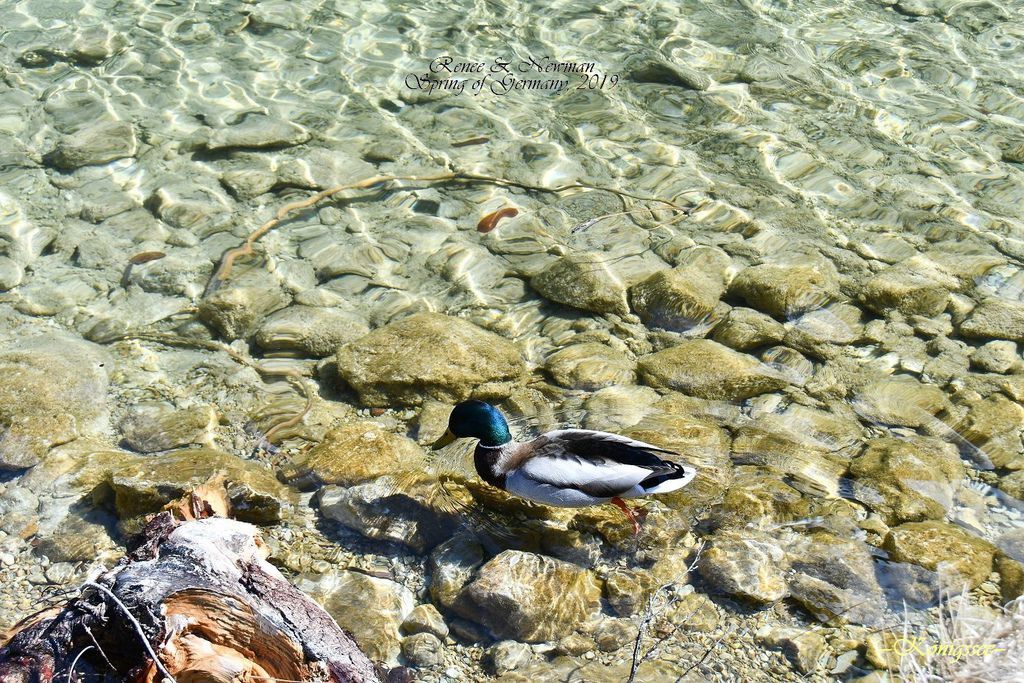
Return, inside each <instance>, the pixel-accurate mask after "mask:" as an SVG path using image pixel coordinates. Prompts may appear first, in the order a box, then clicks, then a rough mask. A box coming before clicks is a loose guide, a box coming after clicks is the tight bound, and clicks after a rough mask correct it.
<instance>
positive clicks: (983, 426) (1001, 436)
mask: <svg viewBox="0 0 1024 683" xmlns="http://www.w3.org/2000/svg"><path fill="white" fill-rule="evenodd" d="M968 406H969V411H968V413H967V415H966V416H965V417H964V419H962V420H961V421H960V422H959V423H958V424H957V425H956V431H957V433H958V434H959V435H960V436H961V437H963V439H964V440H966V441H967V443H968V444H970V446H973V447H974V449H976V450H974V451H973V452H971V450H973V449H969V447H968V449H965V450H968V453H967V455H968V456H970V457H971V458H972V459H975V460H979V461H981V464H986V465H987V464H988V463H991V464H992V465H994V466H995V467H1002V468H1006V469H1012V470H1021V469H1024V455H1022V451H1024V446H1022V443H1021V435H1022V433H1024V408H1022V407H1021V406H1020V404H1018V403H1016V402H1014V401H1011V400H1010V399H1008V398H1006V397H1005V396H1003V395H1001V394H992V395H991V396H989V397H988V398H986V399H984V400H981V401H974V402H971V403H969V404H968ZM986 460H987V461H988V462H987V463H986V462H985V461H986Z"/></svg>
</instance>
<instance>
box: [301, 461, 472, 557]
mask: <svg viewBox="0 0 1024 683" xmlns="http://www.w3.org/2000/svg"><path fill="white" fill-rule="evenodd" d="M452 487H453V485H452V484H448V488H447V489H441V488H440V485H439V484H438V483H437V482H436V481H428V480H426V479H425V478H423V477H422V476H417V474H415V473H406V474H397V475H386V476H379V477H376V478H374V479H371V480H369V481H365V482H363V483H361V484H356V485H353V486H349V487H347V488H343V487H341V486H327V487H325V488H323V489H322V490H321V491H320V495H319V497H318V499H317V501H318V504H319V506H320V512H321V514H323V516H324V517H327V518H328V519H332V520H334V521H336V522H340V523H341V524H343V525H344V526H346V527H348V528H350V529H352V530H354V531H357V532H358V533H360V534H362V535H363V536H365V537H366V538H370V539H374V540H377V541H387V542H390V543H397V544H400V545H405V546H408V547H410V548H412V549H413V550H416V551H418V552H425V551H427V550H430V549H431V548H433V547H434V546H436V545H437V544H438V543H440V542H441V541H443V540H445V539H447V538H448V537H450V536H451V535H452V534H454V533H455V532H456V531H458V529H459V521H458V519H457V518H456V517H455V515H453V514H452V513H451V512H450V511H446V510H445V509H443V508H442V506H441V504H439V498H440V501H443V500H444V498H443V497H444V496H447V495H451V494H449V493H446V492H445V491H448V490H450V489H451V488H452Z"/></svg>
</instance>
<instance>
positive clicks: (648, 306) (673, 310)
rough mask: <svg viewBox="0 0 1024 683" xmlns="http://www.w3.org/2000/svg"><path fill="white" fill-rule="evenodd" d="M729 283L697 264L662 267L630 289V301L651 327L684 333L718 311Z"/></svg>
mask: <svg viewBox="0 0 1024 683" xmlns="http://www.w3.org/2000/svg"><path fill="white" fill-rule="evenodd" d="M724 291H725V284H724V283H723V282H722V279H721V277H719V276H718V275H717V274H714V273H709V272H705V271H703V270H701V269H698V268H694V267H683V268H675V269H672V270H661V271H658V272H657V273H655V274H654V275H651V276H650V277H649V278H647V279H646V280H644V281H643V282H640V283H638V284H635V285H633V286H632V287H630V289H629V303H630V305H631V306H632V308H633V310H634V311H635V312H636V314H637V315H638V316H640V320H642V321H643V322H644V324H645V325H647V326H648V327H655V328H659V329H663V330H669V331H672V332H684V331H686V330H688V329H690V328H692V327H694V326H695V325H698V324H700V323H702V322H704V321H705V320H706V319H707V318H708V317H709V316H710V315H711V313H712V311H714V310H715V306H716V305H717V304H718V300H719V298H721V296H722V293H723V292H724Z"/></svg>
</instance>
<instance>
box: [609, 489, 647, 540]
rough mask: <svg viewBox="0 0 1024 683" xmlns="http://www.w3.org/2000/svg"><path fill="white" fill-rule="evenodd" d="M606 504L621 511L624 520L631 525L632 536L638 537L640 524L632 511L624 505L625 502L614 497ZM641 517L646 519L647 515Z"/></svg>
mask: <svg viewBox="0 0 1024 683" xmlns="http://www.w3.org/2000/svg"><path fill="white" fill-rule="evenodd" d="M608 502H609V503H611V504H612V505H614V506H615V507H617V508H619V509H620V510H622V514H624V515H626V519H628V520H629V521H630V522H632V523H633V535H634V536H638V535H639V534H640V522H638V521H637V519H636V515H634V514H633V511H632V510H630V509H629V506H628V505H626V501H624V500H622V499H621V498H619V497H617V496H616V497H615V498H612V499H611V500H610V501H608ZM643 516H644V517H646V516H647V514H646V513H644V514H643Z"/></svg>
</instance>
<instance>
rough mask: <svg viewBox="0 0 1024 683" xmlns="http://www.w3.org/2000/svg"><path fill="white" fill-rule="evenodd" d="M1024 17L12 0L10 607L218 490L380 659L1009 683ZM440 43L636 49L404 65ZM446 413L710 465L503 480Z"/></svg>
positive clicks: (1, 97) (990, 8)
mask: <svg viewBox="0 0 1024 683" xmlns="http://www.w3.org/2000/svg"><path fill="white" fill-rule="evenodd" d="M968 5H969V6H968ZM524 11H525V12H526V14H527V15H528V16H531V17H533V18H534V19H535V21H534V22H533V24H531V25H530V26H527V27H522V28H513V27H514V26H519V23H517V21H516V19H517V18H519V17H521V16H523V12H524ZM1022 19H1024V5H1021V4H1020V3H1016V2H1014V3H1005V5H996V4H994V3H986V2H981V3H973V4H968V3H957V2H951V1H947V0H898V1H897V2H892V1H890V0H878V1H875V2H865V3H837V2H808V3H799V4H797V3H768V2H736V3H706V4H705V3H699V2H682V3H677V4H672V6H671V7H670V6H668V5H665V4H662V3H654V2H644V3H640V4H639V5H637V4H635V3H625V2H612V3H602V5H601V8H600V9H596V8H591V9H581V8H579V7H569V6H566V7H562V6H555V7H550V6H544V7H540V6H536V7H535V6H532V5H523V6H522V7H512V6H509V7H505V6H498V5H494V6H492V5H489V4H488V5H487V6H486V7H485V6H483V5H480V6H474V7H470V8H467V7H462V6H454V5H452V6H450V7H449V6H446V5H445V6H429V7H428V6H419V5H416V4H414V3H406V2H394V1H389V2H373V3H359V4H356V3H343V2H333V3H332V2H312V1H310V0H301V1H299V2H283V1H275V0H269V1H265V2H229V3H221V4H216V5H210V6H207V5H196V4H188V3H176V2H171V1H167V2H157V3H132V2H118V1H114V0H111V1H109V2H103V1H100V0H89V1H88V2H86V1H84V0H61V1H60V2H54V1H52V0H22V1H21V2H17V3H0V27H3V28H2V30H0V376H2V378H3V380H2V382H0V634H2V633H3V631H4V629H9V628H11V627H13V626H14V625H15V624H16V623H17V622H18V621H19V620H21V619H23V618H25V617H26V616H28V615H30V614H32V613H34V612H36V611H38V610H39V609H41V608H42V607H45V606H46V605H48V604H51V603H53V602H55V601H58V600H60V599H63V598H65V597H66V596H68V595H73V594H74V593H75V591H76V590H77V588H78V586H80V585H81V583H82V582H83V581H85V580H86V579H87V578H88V577H90V576H91V575H92V574H93V572H94V571H95V570H96V569H97V568H98V567H109V566H111V565H112V564H113V563H115V562H116V561H117V560H118V558H120V557H121V556H122V555H123V554H124V549H125V542H126V540H127V539H128V538H129V537H130V536H131V535H132V534H133V533H136V532H137V531H139V529H141V527H142V525H143V524H144V522H145V519H146V517H147V515H151V514H153V513H155V512H157V511H159V510H160V509H161V508H162V507H163V506H164V505H166V504H167V503H169V502H171V501H173V500H175V499H177V498H179V497H180V496H181V495H182V494H183V493H185V492H186V491H187V490H189V489H190V488H191V487H194V486H197V485H200V484H202V483H204V482H206V481H208V480H209V479H210V478H211V477H213V476H215V475H217V474H223V475H224V477H225V479H226V481H227V482H228V492H229V496H230V500H231V505H232V509H233V510H234V514H235V516H236V517H237V518H238V519H240V520H242V521H246V522H251V523H253V524H255V525H258V527H259V528H260V533H261V535H262V536H263V538H264V540H265V541H266V543H267V544H268V546H269V547H270V549H271V551H272V555H271V561H272V562H273V563H275V564H276V565H277V566H278V567H279V568H280V569H281V570H282V572H284V574H285V575H286V576H287V577H288V578H289V580H290V581H292V582H293V583H294V585H296V586H297V587H298V588H300V589H301V590H302V591H304V592H306V593H307V594H308V595H310V596H312V597H313V598H314V599H316V600H317V601H318V602H320V603H321V604H322V605H323V606H324V607H325V608H326V610H327V611H328V612H329V613H330V614H331V615H332V616H333V617H334V618H335V619H336V621H337V622H338V623H339V624H340V625H341V626H342V627H343V628H345V629H346V630H348V631H350V632H352V634H353V635H354V636H355V639H356V641H357V642H358V644H359V645H360V647H361V648H362V649H363V650H364V651H365V652H366V653H367V654H368V655H369V657H370V658H371V659H372V660H374V661H375V662H377V663H379V664H380V665H381V666H382V667H383V670H385V671H390V674H389V676H390V680H396V681H401V680H422V681H431V682H438V683H441V682H443V681H444V682H447V681H462V680H484V679H490V678H492V677H497V678H498V679H499V680H503V681H537V680H566V681H626V680H629V679H630V678H631V677H632V678H634V679H635V680H637V681H662V680H665V681H674V680H686V681H690V680H693V681H698V680H722V681H731V680H744V681H758V680H789V681H797V680H812V681H825V680H835V679H839V680H858V681H865V682H870V681H884V680H892V679H893V677H895V676H898V675H899V671H900V669H901V667H902V668H903V672H904V673H903V675H905V676H907V677H909V678H911V679H914V680H922V681H923V680H943V679H952V678H953V677H954V676H956V675H962V676H964V677H965V678H964V680H973V679H970V678H969V676H972V675H974V676H978V677H979V678H983V679H985V680H994V681H996V680H998V681H1011V680H1019V678H1016V677H1017V676H1019V672H1020V671H1021V670H1024V606H1022V605H1024V600H1021V599H1018V598H1020V596H1021V595H1022V594H1024V443H1022V431H1024V357H1022V355H1021V347H1020V345H1021V344H1022V343H1024V208H1022V207H1024V203H1022V202H1021V198H1022V196H1024V168H1022V164H1024V101H1022V100H1021V98H1020V94H1019V93H1020V92H1021V91H1022V85H1024V84H1022V82H1021V76H1020V74H1022V73H1024V30H1022V29H1021V26H1024V21H1022ZM456 45H457V46H458V50H459V51H460V54H459V56H460V57H465V58H475V59H479V60H482V61H486V60H493V59H494V58H495V57H496V56H500V55H502V54H507V53H508V52H509V51H510V50H511V51H512V52H513V53H515V54H517V55H519V56H520V58H522V56H523V55H556V56H557V57H558V58H560V59H565V60H576V61H583V60H587V61H593V62H596V63H598V64H601V65H602V67H601V68H602V69H604V70H606V71H607V72H608V73H609V74H615V75H617V76H618V77H619V78H617V79H616V81H617V85H616V86H615V89H603V88H599V89H586V90H581V89H570V90H566V91H564V92H558V93H551V92H541V91H536V92H533V91H526V90H523V91H516V92H511V93H508V94H507V95H505V96H497V95H487V94H482V95H480V96H478V97H476V96H473V95H472V94H471V93H469V92H463V93H454V92H446V91H438V92H433V93H425V92H423V91H419V90H413V89H410V88H409V87H408V86H407V81H406V75H407V74H409V73H422V72H423V71H424V70H425V69H426V68H427V65H428V64H429V63H430V62H431V60H432V59H434V58H435V57H437V56H438V55H439V54H442V53H444V52H445V51H451V50H454V49H455V48H454V47H453V46H456ZM374 176H383V177H385V178H399V177H401V178H408V177H410V176H414V177H417V178H428V179H425V180H424V179H420V180H416V179H411V180H408V179H407V180H393V181H389V180H381V181H380V182H373V183H367V184H366V185H365V186H363V187H353V188H351V189H348V190H345V191H342V192H338V193H337V194H333V195H332V196H330V197H325V198H323V199H322V201H318V202H315V203H312V204H310V205H309V206H308V207H304V208H299V209H296V210H294V211H292V212H290V213H288V214H287V215H286V216H280V218H281V220H280V222H279V223H278V222H275V223H274V224H273V226H272V227H271V229H268V230H266V231H265V232H262V233H259V234H258V235H257V236H256V237H254V238H252V239H250V246H251V249H249V250H244V251H245V252H246V253H242V254H241V255H239V257H238V258H235V259H234V261H233V262H232V263H231V264H230V268H228V269H227V270H225V269H224V268H220V266H221V264H223V263H224V255H225V253H226V252H228V250H231V249H236V248H238V247H240V246H243V245H245V244H246V240H247V238H250V236H253V235H254V234H256V233H255V231H257V229H258V228H260V226H262V225H265V224H266V223H267V221H271V220H275V215H276V212H277V211H278V210H279V209H280V208H281V207H283V206H285V205H287V204H288V203H289V202H294V201H302V200H304V199H307V198H309V197H311V196H313V195H314V194H315V193H317V192H319V191H323V190H326V189H328V188H332V187H335V186H340V185H355V184H358V183H359V182H360V181H365V180H366V179H368V178H372V177H374ZM436 176H444V177H441V178H439V179H434V180H431V179H429V178H433V177H436ZM481 176H484V177H485V178H481ZM576 183H578V184H579V186H578V187H574V188H567V189H561V190H559V189H558V188H561V187H563V186H568V185H573V184H576ZM507 207H513V208H515V209H516V210H517V213H516V214H515V215H510V216H508V217H504V218H502V219H501V220H500V221H497V222H496V223H494V225H493V229H490V227H492V226H488V227H487V228H483V227H480V228H478V226H479V223H480V221H481V220H482V219H484V218H485V217H487V216H489V215H491V214H492V213H493V212H495V211H498V210H501V209H503V208H507ZM211 283H213V286H211ZM467 398H477V399H481V400H485V401H489V402H492V403H494V404H495V405H498V406H499V407H500V408H501V409H502V410H503V411H504V412H505V414H507V415H509V416H510V418H512V427H513V433H514V435H515V436H516V437H517V438H521V439H525V438H529V437H531V436H535V435H537V434H539V433H541V432H543V431H546V430H549V429H554V428H559V427H566V426H576V427H584V428H588V429H598V430H605V431H612V432H616V433H621V434H626V435H628V436H632V437H634V438H637V439H640V440H643V441H647V442H650V443H653V444H656V445H658V446H661V447H664V448H667V449H670V450H673V451H676V452H678V453H679V454H680V455H679V460H680V461H681V462H684V463H686V464H690V465H692V466H694V467H696V468H697V470H698V473H697V477H696V478H695V480H694V481H693V482H692V483H691V484H690V485H689V486H687V487H686V488H684V489H682V490H680V491H678V492H674V493H672V494H667V495H664V496H658V497H654V498H650V499H644V500H643V501H640V502H638V503H637V504H638V506H639V507H641V508H642V509H643V511H644V513H645V515H646V516H645V519H644V520H643V529H642V532H641V533H640V534H639V535H638V536H634V535H633V533H632V528H631V526H630V525H629V523H628V522H627V521H626V519H625V518H624V517H623V516H622V514H621V513H620V512H619V511H618V510H616V509H614V508H613V507H612V506H610V505H606V506H599V507H594V508H584V509H558V508H549V507H545V506H540V505H534V504H532V503H528V502H526V501H523V500H521V499H518V498H514V497H512V496H509V495H507V494H505V493H504V492H502V491H499V490H497V489H495V488H493V487H490V486H488V485H487V484H485V483H483V482H481V481H480V480H479V479H478V477H477V476H476V474H475V472H473V470H472V465H471V461H470V460H471V459H470V455H469V449H468V446H466V445H465V444H462V445H459V444H456V445H453V446H450V447H448V448H447V449H445V450H444V451H440V452H438V453H435V452H432V451H430V449H429V445H430V444H431V443H433V442H434V441H435V440H436V439H437V438H438V437H440V436H441V435H442V434H443V432H444V431H445V428H446V426H447V419H448V414H449V412H450V410H451V408H452V406H453V405H454V404H455V403H456V402H458V401H461V400H464V399H467ZM1004 606H1006V607H1005V608H1004ZM950 619H954V620H955V623H956V628H954V629H952V630H950V629H949V628H946V629H945V630H943V629H942V628H940V627H944V626H948V625H949V620H950ZM954 636H955V637H954ZM908 638H910V639H911V640H912V641H913V642H914V643H917V644H918V646H920V647H922V648H923V649H927V648H926V645H927V644H941V643H943V642H952V641H954V640H955V641H956V642H959V643H968V642H969V643H973V644H976V645H986V644H987V645H989V646H990V647H989V650H992V651H987V652H986V653H985V654H983V655H981V654H979V655H975V654H971V655H968V656H962V657H948V656H944V655H941V654H940V655H938V656H932V657H930V658H929V657H924V656H923V653H922V652H917V654H919V655H922V656H920V657H917V658H916V659H915V658H914V656H913V655H914V654H915V653H914V652H906V651H905V650H906V646H907V643H908V642H910V641H908ZM921 644H925V645H924V646H921ZM904 654H907V655H911V656H909V657H904V656H903V655H904ZM925 671H929V672H931V674H932V675H933V676H936V677H937V678H934V677H933V678H931V679H928V678H926V677H925V673H924V672H925ZM915 677H916V678H915Z"/></svg>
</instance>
